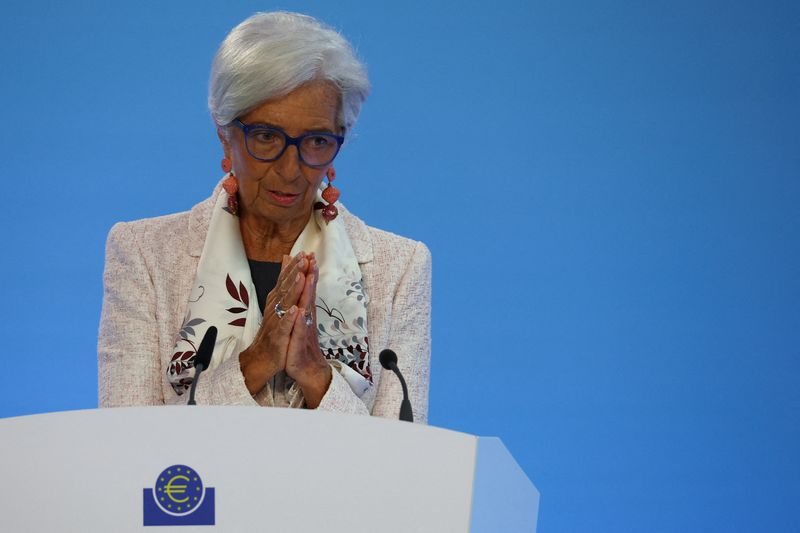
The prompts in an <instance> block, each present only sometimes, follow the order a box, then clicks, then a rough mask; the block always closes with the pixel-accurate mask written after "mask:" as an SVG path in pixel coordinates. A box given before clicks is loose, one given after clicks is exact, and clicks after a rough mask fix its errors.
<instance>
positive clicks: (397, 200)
mask: <svg viewBox="0 0 800 533" xmlns="http://www.w3.org/2000/svg"><path fill="white" fill-rule="evenodd" d="M798 5H799V4H798V3H796V2H769V1H766V2H765V1H760V2H755V1H752V2H750V1H738V2H703V1H700V2H698V1H684V0H678V1H671V2H634V1H627V2H626V1H606V2H588V1H569V0H567V1H563V0H562V1H532V2H506V1H498V2H492V3H488V4H487V3H486V2H470V1H459V2H448V3H436V2H418V3H414V2H398V3H392V4H390V5H384V4H383V3H379V2H350V1H337V2H288V1H286V2H283V3H280V4H273V3H269V2H211V1H208V2H155V1H142V2H128V3H124V4H123V3H119V4H118V3H109V2H97V3H87V2H69V3H67V2H63V3H62V2H37V1H26V2H18V3H13V4H12V3H8V4H6V5H4V6H3V15H2V17H0V34H2V36H3V37H2V41H1V42H0V67H1V68H2V75H1V76H0V102H2V104H3V106H2V114H3V119H4V127H3V128H2V130H0V156H1V157H0V165H2V169H3V170H2V172H3V176H4V183H5V187H4V197H5V200H4V208H3V209H2V210H0V227H2V232H3V241H4V246H3V253H2V255H3V261H2V266H1V267H0V268H1V270H0V280H2V286H1V287H2V288H1V289H0V290H1V292H0V297H1V298H2V302H3V304H2V316H0V318H1V319H2V325H1V326H0V328H2V330H0V332H2V339H3V348H2V352H0V353H2V355H0V357H1V359H0V361H2V371H0V417H5V416H15V415H22V414H28V413H38V412H44V411H53V410H65V409H79V408H91V407H94V406H95V405H96V354H95V346H96V335H97V323H98V318H99V313H100V305H101V298H102V278H101V273H102V268H103V248H104V243H105V236H106V234H107V232H108V230H109V228H110V227H111V225H112V224H113V223H114V222H116V221H118V220H131V219H137V218H142V217H148V216H155V215H160V214H165V213H169V212H174V211H179V210H184V209H188V208H189V207H191V206H192V205H193V204H195V203H196V202H198V201H200V200H202V199H204V198H206V197H207V196H208V195H209V193H210V192H211V190H212V188H213V186H214V184H215V183H216V180H217V179H218V177H219V175H220V171H219V160H220V157H221V151H220V148H219V146H218V141H217V139H216V136H215V132H214V128H213V126H212V122H211V119H210V118H209V116H208V113H207V110H206V83H207V78H208V70H209V66H210V62H211V59H212V56H213V54H214V52H215V50H216V47H217V46H218V45H219V43H220V41H221V40H222V39H223V37H224V36H225V34H226V33H227V31H228V30H229V29H230V28H232V27H233V26H234V25H235V24H236V23H238V22H239V21H241V20H242V19H244V18H245V17H247V16H249V15H250V14H252V13H253V12H255V11H258V10H270V9H276V8H284V9H291V10H298V11H304V12H307V13H309V14H312V15H314V16H316V17H318V18H320V19H322V20H324V21H326V22H327V23H329V24H331V25H333V26H335V27H337V28H339V29H340V30H341V31H342V32H343V33H344V34H345V36H346V37H348V38H349V39H350V40H351V41H352V42H353V43H354V44H355V46H356V47H357V49H358V52H359V54H360V56H361V57H362V58H363V59H364V60H365V61H366V63H367V64H368V67H369V71H370V77H371V79H372V82H373V87H374V90H373V94H372V96H371V97H370V99H369V100H368V101H367V103H366V105H365V107H364V109H363V112H362V116H361V119H360V122H359V123H358V125H357V127H356V133H357V135H358V136H357V137H356V138H355V139H354V140H353V141H352V142H351V143H350V145H349V146H347V147H346V149H344V150H343V153H342V154H341V156H340V158H339V159H338V162H337V171H338V176H339V179H338V181H337V185H339V186H340V188H341V190H342V193H343V201H344V202H345V204H346V205H347V206H348V207H349V208H350V209H351V210H353V211H354V212H355V213H357V214H358V215H360V216H361V217H362V218H363V219H364V220H365V221H366V222H367V223H369V224H371V225H374V226H378V227H381V228H385V229H388V230H391V231H394V232H396V233H400V234H403V235H407V236H410V237H413V238H416V239H419V240H423V241H425V242H426V243H427V244H428V245H429V246H430V248H431V250H432V252H433V257H434V308H433V328H434V341H433V342H434V351H433V366H432V380H431V404H430V405H431V407H430V421H431V423H432V424H435V425H438V426H444V427H448V428H453V429H457V430H461V431H466V432H470V433H476V434H481V435H497V436H499V437H501V438H502V439H503V441H504V442H505V444H506V445H507V446H508V448H509V449H510V451H511V452H512V453H513V454H514V456H515V457H516V458H517V460H518V461H519V462H520V464H521V466H522V467H523V468H524V469H525V471H526V472H527V473H528V475H529V476H530V477H531V479H533V480H534V482H535V483H536V485H537V486H538V487H539V489H540V490H541V492H542V504H541V513H540V531H543V532H553V531H631V532H634V531H651V532H655V531H798V530H800V516H798V510H797V509H798V503H797V500H798V497H800V453H798V450H800V386H799V385H800V357H799V356H800V304H798V298H799V297H800V250H799V249H798V248H799V244H798V230H800V209H798V202H800V146H799V144H800V142H799V141H798V138H799V137H798V123H799V122H800V8H799V7H798Z"/></svg>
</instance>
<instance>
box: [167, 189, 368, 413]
mask: <svg viewBox="0 0 800 533" xmlns="http://www.w3.org/2000/svg"><path fill="white" fill-rule="evenodd" d="M317 197H318V198H317V200H318V201H319V200H321V196H320V191H317ZM227 205H228V194H227V193H226V192H225V190H224V189H223V190H220V193H219V196H218V197H217V201H216V204H215V206H214V210H213V212H212V215H211V223H210V225H209V228H208V234H207V236H206V240H205V244H204V245H203V252H202V255H201V256H200V263H199V265H198V267H197V274H196V276H195V281H194V285H193V286H192V292H191V294H190V296H189V303H188V307H187V311H186V318H185V319H184V321H183V326H181V329H180V332H179V333H178V337H177V339H176V343H175V348H174V350H173V355H172V359H171V361H170V364H169V367H168V368H167V378H168V379H169V382H170V383H171V384H172V387H173V389H174V390H175V392H176V393H177V394H178V395H181V394H183V393H184V392H185V391H186V390H188V388H189V386H190V385H191V384H192V381H193V379H194V375H195V369H194V360H195V357H196V352H197V348H198V346H199V345H200V340H201V339H202V338H203V335H205V333H206V331H207V330H208V328H209V327H210V326H212V325H213V326H216V327H217V330H218V333H217V342H216V344H215V345H214V353H213V356H212V358H211V363H210V364H209V370H210V371H212V372H213V370H214V369H215V368H216V367H217V366H219V364H220V363H222V362H223V361H225V360H226V359H228V358H230V357H238V356H239V353H240V352H241V351H243V350H244V349H245V348H247V347H248V346H250V344H251V343H252V341H253V339H254V338H255V336H256V333H257V332H258V329H259V326H260V325H261V321H262V318H263V317H262V314H261V310H260V309H259V307H258V302H257V298H256V296H255V295H256V290H255V285H254V284H253V280H252V278H251V275H250V266H249V264H248V262H247V257H246V255H245V251H244V245H243V244H242V236H241V233H240V229H239V218H238V217H237V216H235V215H233V214H231V213H230V212H228V210H227V209H226V206H227ZM300 251H304V252H314V254H315V255H316V258H317V264H318V266H319V281H318V282H317V301H316V307H317V309H316V314H317V334H318V338H319V347H320V350H321V351H322V353H323V354H324V356H325V358H326V359H327V360H328V363H329V364H330V365H331V367H332V369H333V370H335V371H338V372H339V373H340V374H341V376H342V377H343V378H345V380H346V381H347V383H348V384H349V385H350V388H352V389H353V392H355V393H356V395H358V396H359V397H361V396H362V395H363V394H364V393H365V392H366V391H367V390H369V388H370V387H371V386H372V375H371V373H370V369H369V339H368V337H367V302H368V298H367V295H366V293H365V292H364V284H363V282H362V278H361V269H360V268H359V266H358V261H357V260H356V256H355V252H354V251H353V246H352V244H351V243H350V239H349V237H348V236H347V231H346V230H345V227H344V222H342V219H341V217H340V218H337V219H335V220H333V221H331V222H330V223H327V224H326V223H325V221H324V219H323V218H322V213H321V210H318V209H315V210H314V211H313V214H312V216H311V218H310V219H309V221H308V224H307V225H306V227H305V229H304V230H303V232H302V233H301V234H300V236H299V237H298V238H297V241H296V242H295V243H294V247H293V248H292V256H294V255H295V254H297V253H298V252H300ZM264 312H265V313H274V312H275V311H274V310H272V309H265V310H264ZM265 389H266V390H262V391H261V392H259V393H258V394H257V397H258V398H263V399H264V402H263V403H266V404H267V405H279V404H288V405H289V406H291V407H300V406H302V405H303V397H302V396H303V395H302V391H301V390H300V387H299V386H298V385H297V384H296V383H295V382H294V381H293V380H292V379H291V378H289V377H288V376H286V375H285V374H284V373H283V372H280V373H279V375H278V376H276V377H275V378H273V379H272V380H271V381H270V382H269V383H267V385H266V387H265Z"/></svg>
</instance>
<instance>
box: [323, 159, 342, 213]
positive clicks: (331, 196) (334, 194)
mask: <svg viewBox="0 0 800 533" xmlns="http://www.w3.org/2000/svg"><path fill="white" fill-rule="evenodd" d="M327 176H328V186H327V187H325V190H324V191H322V199H323V200H325V201H326V202H328V205H326V206H325V207H323V208H322V218H324V219H325V223H326V224H327V223H328V222H330V221H331V220H333V219H335V218H336V217H337V216H338V215H339V210H338V209H336V206H335V205H333V204H334V203H336V200H338V199H339V189H337V188H336V187H334V186H333V180H335V179H336V169H334V168H333V167H330V168H329V169H328V172H327Z"/></svg>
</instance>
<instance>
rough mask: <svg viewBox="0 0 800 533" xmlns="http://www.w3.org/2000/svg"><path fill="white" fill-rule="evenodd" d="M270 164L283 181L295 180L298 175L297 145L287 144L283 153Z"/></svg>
mask: <svg viewBox="0 0 800 533" xmlns="http://www.w3.org/2000/svg"><path fill="white" fill-rule="evenodd" d="M272 165H273V168H274V169H275V171H276V172H277V173H278V175H279V176H280V177H281V178H283V179H284V180H285V181H294V180H296V179H297V178H298V177H299V176H300V154H299V153H298V151H297V146H292V145H290V146H287V147H286V150H285V151H284V152H283V154H281V156H280V157H279V158H278V159H276V160H275V162H273V163H272Z"/></svg>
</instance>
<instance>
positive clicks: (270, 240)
mask: <svg viewBox="0 0 800 533" xmlns="http://www.w3.org/2000/svg"><path fill="white" fill-rule="evenodd" d="M309 216H310V214H309ZM307 223H308V217H306V218H305V219H302V220H293V221H289V222H286V223H283V224H278V223H276V222H273V221H271V220H266V219H263V218H257V217H255V216H252V215H251V216H248V215H246V214H244V213H243V214H242V216H241V217H240V219H239V229H240V231H241V232H242V243H243V244H244V251H245V254H246V255H247V258H248V259H252V260H254V261H269V262H273V263H280V262H281V261H282V260H283V256H284V255H290V254H291V253H292V247H293V246H294V243H295V241H296V240H297V237H299V236H300V234H301V233H302V232H303V229H304V228H305V227H306V224H307Z"/></svg>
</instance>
